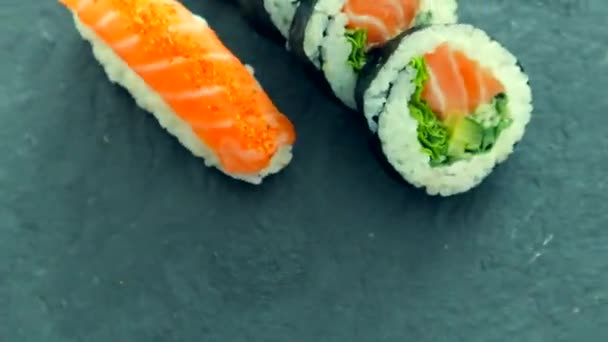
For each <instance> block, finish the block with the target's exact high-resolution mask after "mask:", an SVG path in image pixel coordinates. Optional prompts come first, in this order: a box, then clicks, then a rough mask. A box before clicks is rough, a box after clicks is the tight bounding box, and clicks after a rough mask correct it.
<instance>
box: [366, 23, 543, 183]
mask: <svg viewBox="0 0 608 342" xmlns="http://www.w3.org/2000/svg"><path fill="white" fill-rule="evenodd" d="M356 94H357V97H356V100H357V104H358V108H359V109H360V111H361V112H363V113H364V114H365V117H366V119H367V122H368V125H369V128H370V130H371V131H372V132H373V133H374V134H376V135H377V137H378V139H379V140H380V143H381V146H382V152H383V154H384V156H385V157H386V159H387V160H388V162H389V164H390V165H391V166H392V167H393V168H394V169H395V170H396V171H397V172H398V173H399V174H400V175H401V176H402V177H403V178H404V179H405V180H406V181H408V182H409V183H411V184H413V185H415V186H417V187H425V188H426V189H427V192H429V193H430V194H442V195H452V194H456V193H460V192H464V191H467V190H469V189H470V188H472V187H474V186H476V185H477V184H479V183H480V182H481V181H482V180H483V179H484V178H485V177H486V176H487V175H488V174H489V173H490V172H491V170H492V169H493V168H494V166H495V165H496V164H498V163H500V162H502V161H504V160H506V158H507V157H508V156H509V155H510V154H511V153H512V151H513V148H514V146H515V144H516V143H517V142H518V141H519V140H520V139H521V138H522V137H523V134H524V131H525V127H526V125H527V123H528V122H529V120H530V118H531V112H532V94H531V90H530V87H529V85H528V77H527V76H526V75H525V73H524V72H523V69H522V68H521V65H520V64H519V62H518V61H517V59H516V58H515V57H514V56H513V55H512V54H511V53H510V52H509V51H507V50H506V49H505V48H504V47H502V46H501V45H500V44H499V43H498V42H497V41H495V40H493V39H491V38H490V37H489V36H488V35H487V34H486V33H485V32H483V31H482V30H480V29H478V28H475V27H473V26H471V25H466V24H449V25H434V26H429V27H419V28H416V29H413V30H410V31H407V32H404V33H402V34H400V35H399V36H397V37H395V38H394V39H392V40H391V41H390V42H388V43H387V44H386V45H385V46H384V47H383V48H381V49H378V50H376V51H375V52H374V53H373V55H371V56H370V60H369V62H368V64H367V65H366V66H365V67H364V68H363V70H362V72H361V77H360V79H359V81H358V83H357V89H356Z"/></svg>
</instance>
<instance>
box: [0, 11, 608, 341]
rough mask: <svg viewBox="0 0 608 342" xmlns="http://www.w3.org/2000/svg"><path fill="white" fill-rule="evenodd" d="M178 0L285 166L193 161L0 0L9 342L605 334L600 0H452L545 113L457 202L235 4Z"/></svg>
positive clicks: (54, 30)
mask: <svg viewBox="0 0 608 342" xmlns="http://www.w3.org/2000/svg"><path fill="white" fill-rule="evenodd" d="M7 4H8V5H7ZM186 4H187V5H188V6H189V7H190V8H191V9H192V10H194V11H195V12H197V13H202V14H203V15H205V16H206V17H207V18H208V20H209V22H210V23H211V24H212V25H213V26H214V27H215V28H216V29H217V31H218V33H219V35H220V36H221V37H222V38H223V39H224V40H225V42H226V44H227V45H228V46H229V47H230V48H232V49H233V50H234V51H235V52H236V53H237V54H238V55H239V56H240V57H241V58H242V59H243V60H244V61H245V62H247V63H251V64H253V65H254V66H255V67H256V68H257V74H258V77H259V78H260V80H261V82H262V83H263V84H264V86H265V87H266V88H267V90H268V92H269V93H270V95H271V96H272V97H273V98H274V99H275V101H276V102H277V104H278V105H279V106H280V107H281V108H282V109H283V110H284V111H285V112H287V113H288V114H289V115H290V116H291V118H292V119H293V121H294V123H295V124H296V125H297V127H298V133H299V141H298V145H297V148H296V150H295V153H296V157H295V160H294V162H293V164H292V165H291V166H290V167H289V168H288V169H287V170H285V172H284V173H282V174H281V175H279V176H277V177H273V178H272V179H269V181H268V182H267V183H266V184H265V185H264V186H263V187H260V188H252V187H248V186H244V185H243V184H241V183H237V182H233V181H231V180H229V179H227V178H226V177H224V176H222V175H220V174H219V173H217V172H215V171H213V170H209V169H206V168H204V167H203V166H202V163H201V162H200V161H199V160H197V159H195V158H193V157H192V156H191V155H190V154H189V153H188V152H187V151H186V150H185V149H183V148H181V147H180V145H179V144H178V143H177V142H176V141H175V140H174V139H173V138H171V137H170V136H169V135H167V134H166V133H165V132H164V131H163V130H162V129H161V128H160V126H159V125H158V124H157V123H156V122H155V121H154V119H153V118H152V117H151V116H150V115H148V114H146V113H144V112H143V111H141V110H138V109H137V108H136V106H135V105H134V103H133V101H132V100H131V99H130V98H129V96H128V95H127V94H126V93H125V92H124V91H123V90H121V89H119V88H117V87H115V86H112V85H111V84H110V83H109V82H108V81H107V80H106V78H105V76H104V75H103V73H102V70H101V68H99V67H98V66H97V65H96V64H95V63H94V62H93V59H92V55H91V52H90V48H89V46H87V45H86V44H85V43H84V42H82V41H81V40H80V39H79V38H78V36H77V34H76V31H75V30H74V28H73V24H72V21H71V20H70V18H69V16H68V14H67V13H66V12H65V11H64V10H63V9H62V8H61V7H60V6H59V5H57V4H56V3H55V2H54V1H44V2H42V1H33V0H22V1H7V0H5V1H4V2H3V6H0V19H1V20H0V25H1V28H2V32H3V34H2V35H1V36H0V60H1V61H2V62H3V63H1V64H0V74H1V75H2V76H3V82H1V83H0V90H1V91H0V96H1V97H2V98H1V101H0V115H1V117H2V120H3V124H2V126H0V146H2V147H3V148H4V149H3V153H2V154H0V341H2V342H41V341H44V342H59V341H61V342H75V341H87V342H107V341H111V340H112V339H114V340H115V341H129V342H139V341H141V342H144V341H145V342H155V341H163V342H167V341H176V342H181V341H188V342H190V341H193V342H194V341H196V342H201V341H205V342H215V341H221V342H240V341H256V342H257V341H260V342H275V341H276V342H285V341H289V342H300V341H302V342H313V341H314V342H325V341H332V342H333V341H352V342H359V341H371V342H376V341H386V342H403V341H419V342H425V341H433V342H435V341H437V342H443V341H450V342H452V341H454V342H458V341H463V342H471V341H484V342H490V341H526V342H527V341H534V342H537V341H538V342H541V341H550V342H562V341H563V342H566V341H568V342H570V341H576V342H579V341H583V342H595V341H598V342H599V341H606V340H607V339H608V278H607V277H608V236H607V234H608V233H607V232H606V228H607V227H608V211H607V210H606V209H608V208H607V205H606V203H607V202H608V195H606V190H607V189H606V188H607V184H606V172H605V169H606V166H607V158H606V157H607V154H608V153H607V152H606V151H608V135H606V130H605V127H606V126H608V116H606V112H607V110H608V100H607V98H606V96H605V89H606V88H607V87H608V79H607V78H606V77H605V75H606V74H607V73H608V48H607V47H606V46H607V45H606V39H607V38H606V37H608V29H607V28H606V26H605V25H604V24H605V18H606V17H608V3H607V2H605V1H603V0H579V1H578V2H577V1H567V0H559V1H555V0H551V1H548V0H536V1H524V0H518V1H515V0H512V1H504V0H503V1H484V0H471V1H467V2H464V1H463V2H462V5H461V17H462V19H463V21H467V22H470V23H473V24H476V25H479V26H481V27H483V28H484V29H486V30H487V31H489V32H490V33H491V34H492V35H494V36H495V37H497V38H498V39H500V40H501V41H503V42H504V44H505V45H507V46H508V47H509V48H510V49H512V50H513V51H514V52H515V53H516V54H518V55H519V56H520V57H521V60H522V62H523V63H524V65H525V66H526V68H527V71H528V72H529V74H530V76H531V82H532V86H533V87H534V94H535V99H536V102H535V105H536V112H535V117H534V119H533V121H532V122H531V124H530V126H529V130H528V133H527V135H526V137H525V139H524V141H523V142H522V143H521V144H520V147H519V150H518V152H517V153H516V154H515V155H514V156H513V157H512V158H511V159H510V160H509V161H508V162H507V163H506V164H504V166H503V167H501V168H500V169H498V170H497V171H496V172H495V173H494V174H493V175H492V176H491V177H490V178H489V179H488V180H487V181H486V182H484V183H483V185H482V186H480V187H479V188H478V189H477V190H475V191H473V192H471V193H469V194H466V195H463V196H459V197H455V198H451V199H438V198H429V197H426V196H424V195H423V194H422V193H421V192H418V191H414V190H412V189H409V188H405V187H402V186H399V185H398V183H396V182H395V181H394V180H392V179H391V178H390V177H389V176H387V175H386V174H385V173H384V172H383V171H382V169H381V167H380V166H379V164H378V163H377V162H376V161H375V159H374V157H373V156H372V154H371V153H370V151H369V149H368V146H367V142H366V141H365V139H363V138H362V137H363V136H364V133H365V130H364V128H363V126H361V125H359V124H358V123H355V121H353V120H352V114H351V113H350V112H347V111H346V110H344V109H343V108H342V107H340V106H339V105H337V104H335V103H334V102H333V101H331V100H330V99H329V98H328V97H327V96H326V94H325V93H323V92H322V91H321V90H319V89H318V88H317V87H316V86H315V85H314V83H312V82H311V80H310V78H309V77H308V76H306V75H305V73H304V72H303V70H302V69H301V68H300V66H299V65H298V64H297V63H295V61H294V59H293V58H292V57H290V56H289V55H288V54H287V53H286V52H285V51H283V49H282V47H281V46H279V45H276V44H274V43H272V42H270V41H268V40H267V39H264V38H263V37H262V36H260V35H258V34H257V33H255V32H254V31H252V30H251V28H250V27H248V25H247V24H246V23H245V21H244V20H243V19H242V18H241V17H239V16H237V15H236V11H235V8H234V7H232V6H231V5H229V4H227V3H224V1H219V0H217V1H211V0H208V1H203V0H200V1H186ZM245 36H247V37H248V38H247V39H244V38H243V37H245Z"/></svg>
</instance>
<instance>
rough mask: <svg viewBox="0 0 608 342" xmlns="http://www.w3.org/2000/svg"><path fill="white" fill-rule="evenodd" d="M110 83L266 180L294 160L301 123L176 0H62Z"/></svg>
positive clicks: (214, 158)
mask: <svg viewBox="0 0 608 342" xmlns="http://www.w3.org/2000/svg"><path fill="white" fill-rule="evenodd" d="M59 1H60V3H62V4H63V5H64V6H65V7H66V8H67V9H68V10H69V11H70V12H71V13H72V15H73V19H74V22H75V25H76V28H77V30H78V32H79V33H80V35H81V36H82V38H84V39H85V40H86V41H88V42H89V43H90V45H91V46H92V49H93V54H94V56H95V58H96V59H97V61H98V62H99V64H101V66H102V67H103V69H104V71H105V73H106V74H107V76H108V78H109V79H110V81H111V82H113V83H117V84H119V85H121V86H122V87H124V88H126V89H127V90H128V91H129V93H130V94H131V95H132V97H133V98H134V100H135V102H136V103H137V104H138V105H139V106H140V107H141V108H143V109H144V110H146V111H148V112H150V113H152V114H153V115H154V116H155V117H156V119H157V120H158V122H159V123H160V125H161V126H162V127H163V128H165V129H166V130H167V131H168V132H169V133H170V134H172V135H173V136H175V137H176V138H177V139H178V140H179V142H180V143H181V144H182V145H183V146H184V147H186V148H187V149H188V150H190V151H191V152H192V153H193V154H194V155H195V156H197V157H201V158H203V159H204V161H205V164H206V165H207V166H209V167H215V168H217V169H219V170H220V171H221V172H223V173H225V174H226V175H228V176H230V177H233V178H235V179H238V180H242V181H245V182H248V183H251V184H260V183H261V182H262V180H263V179H264V178H265V177H266V176H268V175H271V174H274V173H277V172H279V171H280V170H282V169H283V168H285V167H286V166H287V165H288V164H289V163H290V161H291V159H292V146H293V144H294V142H295V138H296V134H295V129H294V126H293V125H292V123H291V122H290V120H289V119H288V118H287V117H286V116H285V115H284V114H282V113H281V112H280V111H279V109H278V108H277V107H275V105H274V104H273V102H272V101H271V99H270V98H269V96H268V95H267V94H266V93H265V91H264V90H263V89H262V87H261V86H260V84H259V83H258V82H257V80H256V78H255V77H254V75H253V70H252V68H250V67H248V66H247V65H245V64H243V63H241V61H240V60H239V59H238V58H237V57H236V56H235V55H234V54H233V53H232V52H231V51H230V50H229V49H228V48H227V47H226V46H224V44H223V43H222V42H221V40H220V39H219V38H218V36H217V35H216V34H215V32H214V31H213V29H212V28H211V27H209V25H208V24H207V22H206V21H205V20H204V19H203V18H202V17H200V16H197V15H195V14H193V13H192V12H190V11H189V10H188V9H187V8H186V7H184V6H183V5H182V4H181V3H179V2H178V1H176V0H121V1H116V0H95V1H91V0H59Z"/></svg>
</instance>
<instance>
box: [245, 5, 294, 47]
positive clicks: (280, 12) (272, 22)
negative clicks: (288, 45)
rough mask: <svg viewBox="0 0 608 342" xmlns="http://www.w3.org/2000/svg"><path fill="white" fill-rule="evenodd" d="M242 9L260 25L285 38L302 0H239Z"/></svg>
mask: <svg viewBox="0 0 608 342" xmlns="http://www.w3.org/2000/svg"><path fill="white" fill-rule="evenodd" d="M237 2H238V3H239V6H240V7H241V11H242V12H243V13H244V14H245V16H246V17H247V18H249V19H250V20H251V21H252V22H254V23H255V24H256V25H257V26H258V27H260V28H263V29H265V30H266V31H269V32H273V33H278V34H279V35H280V36H281V37H282V38H283V39H287V38H288V36H289V29H290V27H291V23H292V21H293V18H294V16H295V13H296V9H297V8H298V6H299V4H300V0H237Z"/></svg>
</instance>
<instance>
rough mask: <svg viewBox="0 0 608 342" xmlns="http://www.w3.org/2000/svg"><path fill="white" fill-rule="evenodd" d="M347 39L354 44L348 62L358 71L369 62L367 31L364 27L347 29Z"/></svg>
mask: <svg viewBox="0 0 608 342" xmlns="http://www.w3.org/2000/svg"><path fill="white" fill-rule="evenodd" d="M346 39H347V40H348V42H349V43H350V45H351V46H352V49H351V52H350V55H349V56H348V64H349V65H350V66H352V68H353V70H355V72H357V73H358V72H360V71H361V69H363V66H364V65H365V63H366V62H367V56H366V47H367V31H366V30H364V29H357V30H351V29H347V30H346Z"/></svg>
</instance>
